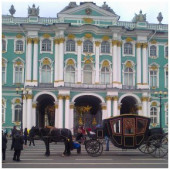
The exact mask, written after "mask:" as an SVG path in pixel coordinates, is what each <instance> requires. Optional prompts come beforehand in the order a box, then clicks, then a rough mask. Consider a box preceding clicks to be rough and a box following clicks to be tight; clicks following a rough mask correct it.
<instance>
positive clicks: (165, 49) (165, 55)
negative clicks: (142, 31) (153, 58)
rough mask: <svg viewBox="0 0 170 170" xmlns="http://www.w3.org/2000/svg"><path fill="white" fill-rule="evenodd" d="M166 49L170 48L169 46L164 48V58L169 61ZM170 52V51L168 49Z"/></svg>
mask: <svg viewBox="0 0 170 170" xmlns="http://www.w3.org/2000/svg"><path fill="white" fill-rule="evenodd" d="M166 48H168V45H165V46H164V57H165V58H166V59H168V55H167V56H166ZM168 50H169V49H168ZM168 53H169V51H168Z"/></svg>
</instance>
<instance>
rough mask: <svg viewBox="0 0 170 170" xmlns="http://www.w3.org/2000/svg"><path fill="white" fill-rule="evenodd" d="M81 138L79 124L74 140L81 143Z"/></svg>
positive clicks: (81, 133)
mask: <svg viewBox="0 0 170 170" xmlns="http://www.w3.org/2000/svg"><path fill="white" fill-rule="evenodd" d="M81 138H83V132H82V128H81V126H79V127H78V129H77V136H76V141H78V142H79V143H81Z"/></svg>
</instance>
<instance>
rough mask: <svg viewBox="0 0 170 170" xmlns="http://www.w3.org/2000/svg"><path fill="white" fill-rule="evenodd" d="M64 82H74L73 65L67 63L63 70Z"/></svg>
mask: <svg viewBox="0 0 170 170" xmlns="http://www.w3.org/2000/svg"><path fill="white" fill-rule="evenodd" d="M65 82H70V83H74V82H75V68H74V66H73V65H68V66H67V67H66V71H65Z"/></svg>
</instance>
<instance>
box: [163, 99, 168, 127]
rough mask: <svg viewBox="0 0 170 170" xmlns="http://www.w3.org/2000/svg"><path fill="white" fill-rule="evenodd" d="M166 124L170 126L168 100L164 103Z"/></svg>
mask: <svg viewBox="0 0 170 170" xmlns="http://www.w3.org/2000/svg"><path fill="white" fill-rule="evenodd" d="M164 111H165V126H168V102H167V103H165V104H164Z"/></svg>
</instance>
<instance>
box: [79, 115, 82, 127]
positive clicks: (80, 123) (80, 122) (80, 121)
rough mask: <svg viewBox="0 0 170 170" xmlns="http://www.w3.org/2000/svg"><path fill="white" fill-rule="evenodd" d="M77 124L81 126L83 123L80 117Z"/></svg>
mask: <svg viewBox="0 0 170 170" xmlns="http://www.w3.org/2000/svg"><path fill="white" fill-rule="evenodd" d="M79 125H80V126H82V125H83V120H82V118H81V117H80V118H79Z"/></svg>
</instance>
